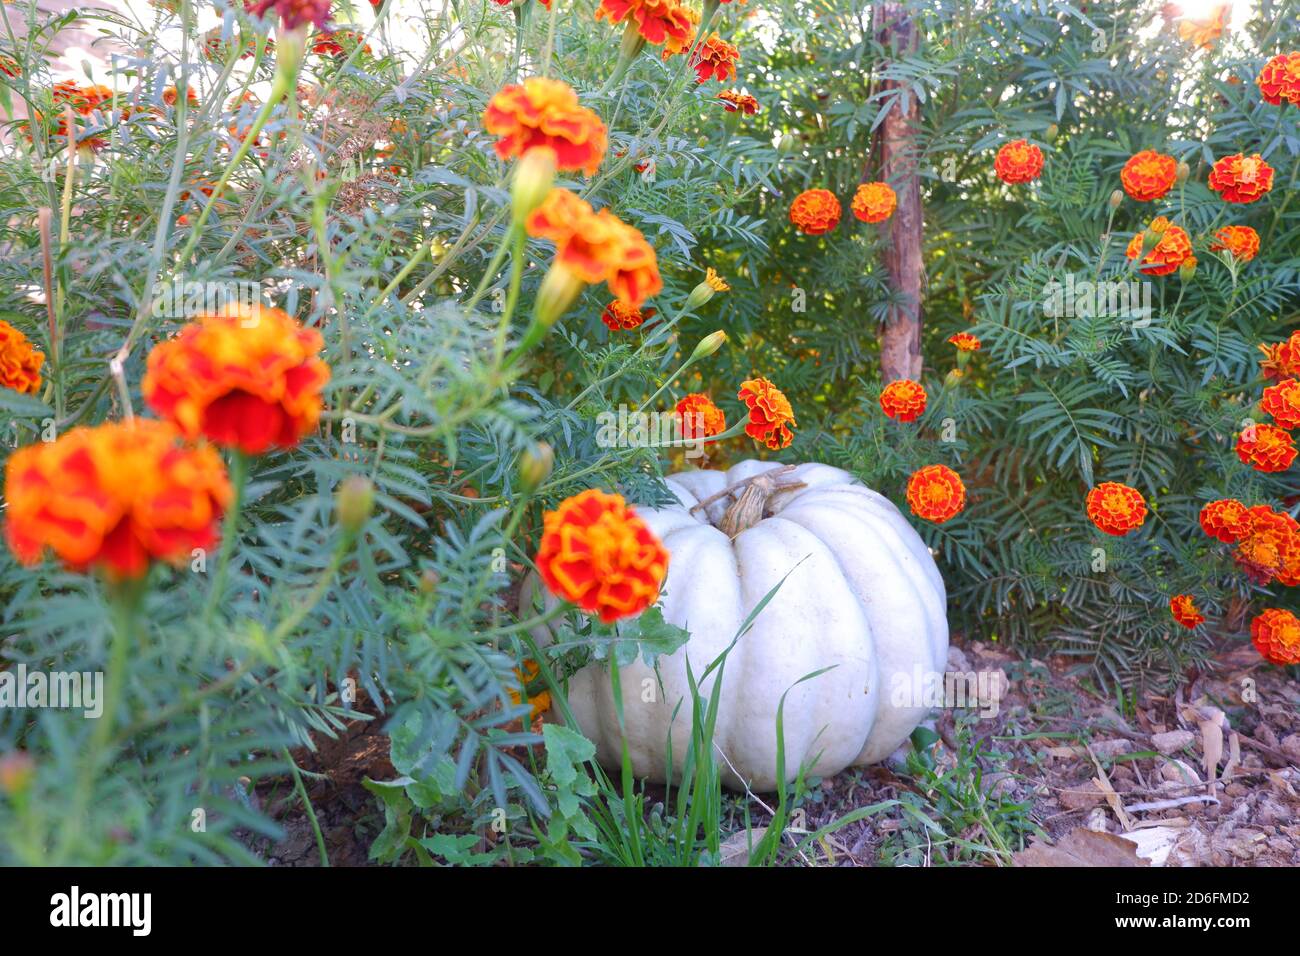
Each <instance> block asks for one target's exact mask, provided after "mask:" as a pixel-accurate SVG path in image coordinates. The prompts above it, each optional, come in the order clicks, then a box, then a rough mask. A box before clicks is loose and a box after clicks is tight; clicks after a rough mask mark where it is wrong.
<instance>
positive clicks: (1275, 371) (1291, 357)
mask: <svg viewBox="0 0 1300 956" xmlns="http://www.w3.org/2000/svg"><path fill="white" fill-rule="evenodd" d="M1259 350H1260V351H1261V352H1263V353H1264V357H1263V358H1262V359H1260V360H1259V368H1260V371H1261V372H1263V373H1264V377H1265V378H1266V379H1270V380H1271V379H1277V378H1286V377H1287V376H1289V375H1300V329H1297V330H1296V331H1295V332H1292V333H1291V337H1290V338H1289V339H1287V340H1285V341H1283V342H1274V343H1272V344H1265V345H1261V346H1260V347H1259Z"/></svg>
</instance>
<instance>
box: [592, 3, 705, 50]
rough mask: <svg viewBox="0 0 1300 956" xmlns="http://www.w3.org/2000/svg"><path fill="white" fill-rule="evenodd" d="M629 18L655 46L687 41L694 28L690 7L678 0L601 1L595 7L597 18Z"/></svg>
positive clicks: (638, 30)
mask: <svg viewBox="0 0 1300 956" xmlns="http://www.w3.org/2000/svg"><path fill="white" fill-rule="evenodd" d="M629 17H630V18H631V19H632V22H634V23H635V24H636V29H637V33H639V34H641V36H642V38H643V39H644V40H645V41H646V42H647V43H653V44H654V45H655V46H659V45H661V44H665V43H668V42H670V41H671V42H673V43H676V44H683V43H684V44H689V43H690V37H691V36H692V34H693V33H694V30H695V28H694V24H693V23H692V21H691V16H690V10H689V9H688V8H687V7H686V6H684V5H683V4H681V3H678V2H677V0H600V6H599V7H597V8H596V19H597V20H608V21H609V22H610V23H622V22H623V21H624V20H626V19H628V18H629Z"/></svg>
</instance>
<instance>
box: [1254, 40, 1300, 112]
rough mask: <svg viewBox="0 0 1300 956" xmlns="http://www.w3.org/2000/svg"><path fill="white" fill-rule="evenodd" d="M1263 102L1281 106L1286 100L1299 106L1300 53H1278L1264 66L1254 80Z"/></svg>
mask: <svg viewBox="0 0 1300 956" xmlns="http://www.w3.org/2000/svg"><path fill="white" fill-rule="evenodd" d="M1255 85H1256V86H1258V87H1259V92H1260V95H1262V96H1263V97H1264V102H1266V103H1272V104H1273V105H1274V106H1281V105H1282V101H1283V100H1286V101H1287V102H1288V103H1290V104H1291V105H1292V106H1300V52H1292V53H1279V54H1278V55H1277V56H1275V57H1273V59H1271V60H1269V61H1268V62H1267V63H1265V64H1264V69H1262V70H1260V71H1259V76H1257V77H1256V78H1255Z"/></svg>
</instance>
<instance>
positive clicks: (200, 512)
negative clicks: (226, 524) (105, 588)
mask: <svg viewBox="0 0 1300 956" xmlns="http://www.w3.org/2000/svg"><path fill="white" fill-rule="evenodd" d="M5 500H6V501H7V502H8V509H7V515H8V521H7V523H6V524H5V538H6V540H7V541H8V543H9V547H10V548H11V549H12V550H13V552H14V554H15V555H16V556H17V557H18V560H19V561H22V562H23V563H24V564H35V563H36V562H38V561H39V560H40V559H41V555H42V554H43V553H44V551H45V550H46V549H47V548H48V549H49V550H50V551H53V552H54V554H55V556H56V557H57V558H59V560H60V561H62V562H63V563H64V564H65V565H66V566H67V567H69V568H72V569H73V570H76V571H84V570H86V569H88V568H92V567H93V568H98V569H101V570H103V571H104V572H105V573H106V574H107V575H108V577H109V578H111V579H114V580H120V579H124V578H138V577H140V576H142V575H143V574H145V572H147V571H148V569H149V564H150V562H151V561H154V560H159V561H169V562H179V561H188V560H189V559H190V557H191V553H192V551H193V550H194V549H195V548H205V549H206V548H211V547H212V545H213V544H214V543H215V542H216V541H217V537H218V530H217V529H218V525H219V521H220V519H221V514H222V512H223V511H224V510H225V508H226V507H227V506H228V505H229V503H230V500H231V489H230V483H229V482H228V481H227V480H226V472H225V467H224V466H223V465H222V463H221V458H220V456H219V455H218V454H217V451H216V449H214V448H211V447H199V448H195V447H192V446H187V445H184V444H182V443H181V436H180V434H179V432H178V431H177V430H176V428H175V426H173V425H172V424H171V423H169V422H160V421H155V420H153V419H141V418H137V419H133V420H131V421H127V422H112V423H109V424H106V425H99V426H96V427H94V428H74V429H72V430H71V431H69V432H67V433H66V434H64V435H62V436H60V437H59V438H58V439H57V440H56V441H52V442H38V443H36V444H33V445H28V446H26V447H24V448H20V449H19V450H18V451H16V452H14V454H13V456H12V457H11V458H10V459H9V464H8V467H7V468H6V470H5Z"/></svg>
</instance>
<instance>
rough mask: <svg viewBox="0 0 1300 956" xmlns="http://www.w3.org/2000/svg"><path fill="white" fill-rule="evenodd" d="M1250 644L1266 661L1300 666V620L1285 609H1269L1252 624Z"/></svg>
mask: <svg viewBox="0 0 1300 956" xmlns="http://www.w3.org/2000/svg"><path fill="white" fill-rule="evenodd" d="M1250 642H1251V643H1252V644H1254V645H1255V650H1257V651H1259V653H1260V656H1262V657H1263V658H1264V659H1265V660H1266V661H1270V662H1271V663H1274V664H1279V665H1282V666H1286V665H1288V664H1300V618H1297V617H1296V616H1295V615H1294V614H1292V613H1291V612H1290V611H1287V610H1284V609H1283V608H1278V607H1270V608H1267V609H1266V610H1264V611H1263V612H1261V613H1260V615H1259V616H1258V617H1256V618H1255V619H1254V620H1253V621H1251V622H1250Z"/></svg>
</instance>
